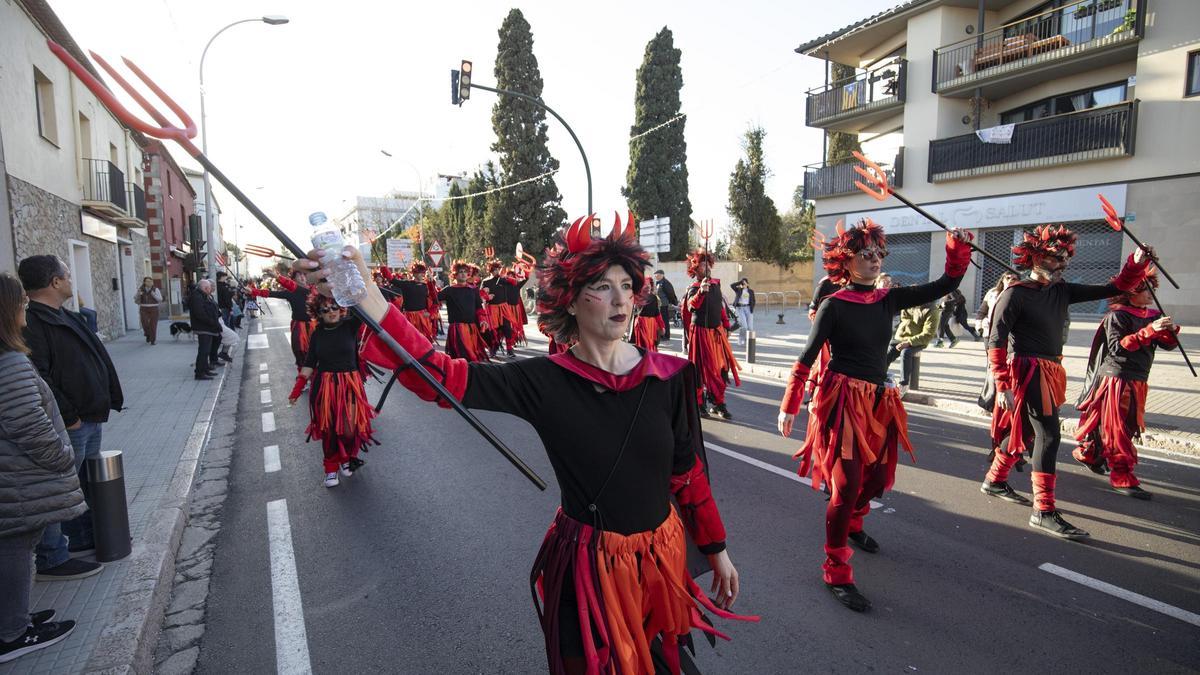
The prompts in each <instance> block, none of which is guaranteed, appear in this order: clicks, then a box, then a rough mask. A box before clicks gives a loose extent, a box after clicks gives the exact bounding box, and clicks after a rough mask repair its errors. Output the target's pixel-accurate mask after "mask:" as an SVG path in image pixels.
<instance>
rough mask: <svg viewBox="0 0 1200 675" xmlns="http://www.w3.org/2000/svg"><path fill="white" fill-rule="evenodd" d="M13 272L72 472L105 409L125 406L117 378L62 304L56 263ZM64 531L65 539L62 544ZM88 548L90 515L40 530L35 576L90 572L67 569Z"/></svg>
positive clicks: (47, 259) (36, 261)
mask: <svg viewBox="0 0 1200 675" xmlns="http://www.w3.org/2000/svg"><path fill="white" fill-rule="evenodd" d="M17 275H18V276H19V277H20V278H21V285H22V286H24V287H25V293H26V295H28V296H29V307H28V309H27V310H26V312H25V316H26V326H25V329H24V331H23V335H24V338H25V343H26V344H27V345H28V346H29V349H30V351H31V353H30V355H29V358H30V360H32V361H33V364H34V366H36V367H37V369H38V373H39V374H41V376H42V379H44V380H45V381H46V384H48V385H50V390H51V391H52V392H54V398H55V400H56V401H57V403H58V409H59V411H60V413H61V414H62V419H63V423H64V424H65V425H66V427H67V434H68V435H69V436H70V438H71V445H72V447H73V448H74V451H75V468H76V469H77V470H78V469H81V468H82V467H83V462H84V459H86V458H88V457H95V456H97V455H99V454H100V439H101V425H102V424H104V423H105V422H107V421H108V414H109V411H112V410H121V408H122V407H123V405H124V402H125V400H124V395H123V394H122V393H121V381H120V379H119V378H118V377H117V371H116V368H114V367H113V363H112V359H110V358H109V356H108V351H107V350H106V349H105V348H104V344H103V343H102V342H100V338H98V337H97V336H96V334H95V333H93V332H92V331H91V330H89V329H88V326H87V323H86V322H85V321H84V319H83V317H82V316H80V315H79V314H77V313H75V312H72V311H70V310H67V309H64V308H63V303H64V302H66V301H67V300H70V299H71V297H72V296H73V293H74V289H73V288H72V287H71V273H70V271H69V270H68V269H67V266H66V265H65V264H64V263H63V261H62V260H59V259H58V258H57V257H56V256H52V255H35V256H31V257H29V258H25V259H24V260H22V261H21V264H20V265H19V266H18V267H17ZM80 483H81V484H82V485H84V494H85V495H86V494H87V492H88V491H87V488H86V485H87V476H86V475H83V474H81V475H80ZM63 534H66V536H67V537H69V538H70V543H69V548H68V542H67V541H66V540H65V539H64V537H63ZM92 548H95V542H94V541H93V538H92V517H91V513H90V512H89V513H84V514H83V515H81V516H79V517H78V518H75V519H73V520H69V521H66V522H65V523H62V525H61V527H59V526H57V525H52V526H49V527H47V528H46V531H45V533H44V534H43V536H42V543H41V544H39V546H38V550H37V553H38V556H37V557H38V578H39V579H43V580H49V579H74V578H79V577H80V576H87V574H92V573H95V570H91V571H85V572H86V573H76V572H80V571H79V570H74V571H73V570H71V569H69V568H71V561H69V552H71V551H86V550H90V549H92ZM89 565H95V564H94V563H89ZM95 569H99V565H95Z"/></svg>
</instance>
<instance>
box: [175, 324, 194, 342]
mask: <svg viewBox="0 0 1200 675" xmlns="http://www.w3.org/2000/svg"><path fill="white" fill-rule="evenodd" d="M180 333H187V335H188V337H191V336H192V324H190V323H188V322H186V321H172V322H171V337H173V338H175V339H176V340H178V339H179V335H180Z"/></svg>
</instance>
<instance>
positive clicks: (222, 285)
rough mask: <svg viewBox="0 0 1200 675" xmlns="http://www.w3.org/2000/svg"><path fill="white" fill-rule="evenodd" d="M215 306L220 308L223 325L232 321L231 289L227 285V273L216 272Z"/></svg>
mask: <svg viewBox="0 0 1200 675" xmlns="http://www.w3.org/2000/svg"><path fill="white" fill-rule="evenodd" d="M217 307H218V308H219V309H220V310H221V321H224V322H225V325H226V326H228V325H231V323H232V322H233V289H232V288H230V286H229V275H228V274H227V273H225V272H217Z"/></svg>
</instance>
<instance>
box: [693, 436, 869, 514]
mask: <svg viewBox="0 0 1200 675" xmlns="http://www.w3.org/2000/svg"><path fill="white" fill-rule="evenodd" d="M704 447H706V448H708V449H710V450H715V451H717V452H719V453H721V454H722V455H725V456H726V457H732V458H733V459H736V460H738V461H740V462H745V463H747V464H749V465H750V466H756V467H758V468H760V469H762V470H764V471H770V472H771V473H773V474H775V475H776V476H783V477H784V478H787V479H789V480H794V481H796V482H797V483H803V484H805V485H808V486H809V487H811V486H812V479H811V478H805V477H802V476H800V475H799V474H797V473H796V472H795V471H788V470H787V469H783V468H780V467H778V466H775V465H774V464H768V463H766V462H764V461H761V460H758V459H755V458H753V457H750V456H749V455H743V454H742V453H740V452H737V451H736V450H730V449H729V448H723V447H721V446H719V445H714V444H712V443H709V442H707V441H705V443H704ZM882 507H883V503H882V502H877V501H875V500H874V499H872V500H871V508H873V509H878V508H882Z"/></svg>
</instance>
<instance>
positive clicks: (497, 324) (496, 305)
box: [479, 258, 514, 357]
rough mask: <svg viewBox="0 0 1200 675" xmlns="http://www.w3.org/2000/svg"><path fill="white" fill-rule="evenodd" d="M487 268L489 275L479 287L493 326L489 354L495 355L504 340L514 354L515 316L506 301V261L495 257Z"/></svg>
mask: <svg viewBox="0 0 1200 675" xmlns="http://www.w3.org/2000/svg"><path fill="white" fill-rule="evenodd" d="M485 268H486V269H487V272H488V276H487V277H486V278H485V279H484V280H483V281H482V282H480V284H479V287H480V288H481V289H482V290H483V291H484V295H483V298H484V304H485V305H486V307H487V314H488V318H489V320H490V323H491V326H492V333H491V336H490V338H491V339H490V340H489V341H488V349H489V354H490V355H491V356H492V357H495V356H496V352H498V351H500V346H501V344H502V342H503V343H506V344H507V345H508V355H509V356H512V355H513V351H512V345H513V330H514V328H513V317H512V315H511V313H510V311H509V306H508V303H507V302H505V299H506V298H507V296H508V291H507V290H506V287H507V286H508V280H507V279H506V275H505V269H504V263H503V262H501V261H500V259H499V258H493V259H492V260H489V261H487V263H486V264H485Z"/></svg>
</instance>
